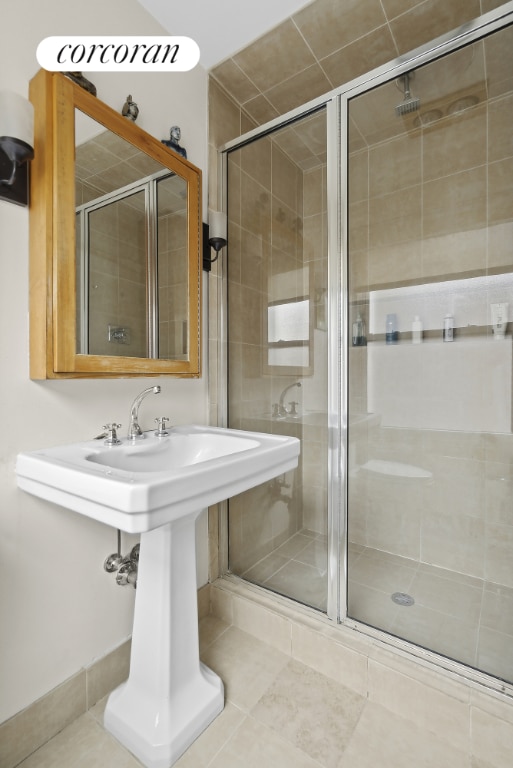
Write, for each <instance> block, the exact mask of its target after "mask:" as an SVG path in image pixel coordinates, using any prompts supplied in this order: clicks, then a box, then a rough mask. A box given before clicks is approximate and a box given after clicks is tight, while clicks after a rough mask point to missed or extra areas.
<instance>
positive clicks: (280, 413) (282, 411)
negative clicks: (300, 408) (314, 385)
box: [273, 381, 301, 419]
mask: <svg viewBox="0 0 513 768" xmlns="http://www.w3.org/2000/svg"><path fill="white" fill-rule="evenodd" d="M300 386H301V382H300V381H295V382H294V384H289V386H288V387H285V389H284V390H283V392H282V393H281V394H280V398H279V402H278V404H277V407H276V403H275V404H274V406H273V415H274V414H276V418H278V419H284V418H285V417H286V416H298V413H297V411H296V405H297V403H296V402H293V403H291V408H290V411H287V409H286V407H285V403H284V401H285V395H286V394H287V392H288V391H289V389H293V388H294V387H300Z"/></svg>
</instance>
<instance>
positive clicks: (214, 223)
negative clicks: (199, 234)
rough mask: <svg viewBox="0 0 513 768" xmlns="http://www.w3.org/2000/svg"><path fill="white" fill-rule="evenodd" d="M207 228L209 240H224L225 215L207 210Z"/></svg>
mask: <svg viewBox="0 0 513 768" xmlns="http://www.w3.org/2000/svg"><path fill="white" fill-rule="evenodd" d="M208 227H209V235H210V239H212V238H219V239H221V240H226V229H227V227H226V213H223V212H222V211H212V210H209V212H208Z"/></svg>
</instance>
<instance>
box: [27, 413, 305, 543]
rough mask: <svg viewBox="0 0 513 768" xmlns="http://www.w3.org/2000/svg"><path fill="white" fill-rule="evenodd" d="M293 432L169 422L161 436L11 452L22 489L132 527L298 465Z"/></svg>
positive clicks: (136, 529) (179, 513)
mask: <svg viewBox="0 0 513 768" xmlns="http://www.w3.org/2000/svg"><path fill="white" fill-rule="evenodd" d="M298 455H299V441H298V440H297V439H295V438H293V437H287V436H282V435H268V434H263V433H259V432H245V431H242V430H235V429H222V428H218V427H201V426H185V427H174V428H173V429H171V430H170V433H169V436H168V437H155V435H154V434H153V432H147V433H146V437H145V439H140V440H137V441H135V443H129V442H128V441H123V442H122V444H121V445H114V446H105V445H104V444H103V442H100V441H98V440H91V441H88V442H83V443H74V444H71V445H64V446H59V447H56V448H43V449H41V450H38V451H34V452H31V453H21V454H19V456H18V461H17V465H16V474H17V476H18V485H19V487H20V488H22V489H23V490H25V491H28V492H29V493H32V494H34V495H36V496H39V497H41V498H44V499H47V500H48V501H53V502H55V503H56V504H60V505H61V506H64V507H67V508H68V509H72V510H74V511H75V512H80V513H81V514H83V515H87V516H88V517H92V518H94V519H95V520H100V521H101V522H103V523H106V524H107V525H112V526H113V527H115V528H120V529H121V530H123V531H128V532H131V533H141V532H143V531H149V530H152V529H154V528H157V527H159V526H161V525H165V524H166V523H169V522H172V521H173V520H176V519H178V518H180V517H183V516H184V515H187V514H189V513H191V512H197V511H198V510H201V509H203V508H205V507H207V506H210V505H211V504H215V503H217V502H218V501H223V500H224V499H227V498H228V497H229V496H234V495H235V494H238V493H241V492H242V491H245V490H247V489H248V488H251V487H253V486H255V485H259V484H260V483H263V482H265V481H266V480H270V479H272V478H273V477H276V476H277V475H280V474H283V473H284V472H286V471H288V470H289V469H293V468H294V467H295V466H296V465H297V459H298Z"/></svg>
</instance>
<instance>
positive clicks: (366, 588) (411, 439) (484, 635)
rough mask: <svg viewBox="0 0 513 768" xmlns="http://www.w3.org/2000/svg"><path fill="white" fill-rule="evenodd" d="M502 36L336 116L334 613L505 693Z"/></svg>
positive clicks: (508, 366)
mask: <svg viewBox="0 0 513 768" xmlns="http://www.w3.org/2000/svg"><path fill="white" fill-rule="evenodd" d="M512 73H513V30H512V28H511V27H509V28H505V29H503V30H501V31H498V32H496V33H494V34H492V35H490V36H489V37H486V38H484V39H483V40H480V41H477V42H474V43H473V44H471V45H468V46H466V47H464V48H461V49H459V50H456V51H453V52H452V53H450V54H448V55H446V56H444V57H443V58H439V59H438V60H435V61H432V62H431V63H429V64H426V65H424V66H422V67H419V68H417V69H415V70H413V71H410V72H409V73H408V77H406V76H403V77H401V78H398V79H396V80H391V81H388V82H385V83H383V84H382V85H380V86H378V87H376V88H374V89H373V90H369V91H367V92H364V93H362V94H360V95H358V96H356V97H354V98H353V99H350V100H349V102H348V126H349V129H348V130H349V144H348V169H349V183H348V194H349V207H348V254H349V256H348V283H349V336H350V338H349V340H348V351H349V355H348V365H349V420H348V461H349V465H348V593H347V596H348V616H349V617H350V618H353V619H355V620H357V621H359V622H362V623H364V624H368V625H370V626H372V627H374V628H377V629H379V630H383V631H385V632H387V633H390V634H392V635H395V636H397V637H398V638H402V639H404V640H407V641H410V642H412V643H415V644H416V645H418V646H421V647H423V648H425V649H428V650H430V651H434V652H436V653H438V654H442V655H444V656H446V657H448V658H450V659H454V660H456V661H459V662H463V663H465V664H467V665H469V666H471V667H474V668H476V669H478V670H481V671H483V672H486V673H489V674H491V675H494V676H496V677H498V678H501V679H504V680H507V681H510V682H511V681H513V511H512V510H513V508H512V505H511V498H512V490H513V469H512V468H513V434H512V376H513V354H512V350H513V347H512V336H511V329H512V327H513V183H512V181H513V142H512V130H511V126H512V125H513V76H512Z"/></svg>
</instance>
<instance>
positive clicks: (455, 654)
mask: <svg viewBox="0 0 513 768" xmlns="http://www.w3.org/2000/svg"><path fill="white" fill-rule="evenodd" d="M326 563H327V539H326V537H325V536H321V535H319V534H316V533H314V532H312V531H308V530H301V531H300V532H298V533H296V534H294V536H292V537H291V538H290V539H288V540H287V541H286V542H285V543H284V544H282V545H281V546H280V547H278V548H277V549H276V550H274V551H273V552H272V553H271V554H269V555H267V556H266V557H264V558H263V559H262V560H260V561H259V562H258V563H257V564H256V565H254V566H253V567H252V568H250V569H248V570H247V571H245V572H244V573H241V574H240V576H241V577H242V578H244V579H246V580H247V581H251V582H253V583H255V584H259V585H260V586H263V587H265V588H266V589H270V590H272V591H273V592H277V593H279V594H281V595H285V596H287V597H290V598H292V599H293V600H297V601H298V602H300V603H303V604H305V605H309V606H311V607H312V608H316V609H318V610H321V611H326V585H327V581H326ZM348 573H349V582H348V615H349V616H350V617H351V618H353V619H356V620H358V621H360V622H363V623H365V624H368V625H370V626H373V627H376V628H378V629H381V630H384V631H385V632H388V633H390V634H392V635H395V636H397V637H400V638H403V639H404V640H408V641H409V642H412V643H415V644H416V645H418V646H421V647H423V648H427V649H429V650H432V651H435V652H436V653H440V654H441V655H443V656H446V657H448V658H451V659H455V660H456V661H460V662H463V663H464V664H467V665H468V666H470V667H474V668H476V669H479V670H481V671H484V672H487V673H489V674H491V675H494V676H496V677H499V678H501V679H504V680H507V681H508V682H512V681H513V589H512V588H510V587H505V586H502V585H499V584H494V583H491V582H487V581H484V580H482V579H477V578H473V577H471V576H466V575H464V574H460V573H456V572H453V571H448V570H445V569H443V568H438V567H436V566H431V565H425V564H423V563H417V562H416V561H413V560H409V559H407V558H404V557H399V556H397V555H392V554H389V553H387V552H382V551H380V550H376V549H370V548H368V547H362V546H358V545H354V544H350V545H349V565H348ZM395 592H401V593H405V594H407V595H409V596H411V597H412V598H413V600H414V603H413V605H398V604H397V603H395V602H394V601H393V600H392V594H394V593H395Z"/></svg>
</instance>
